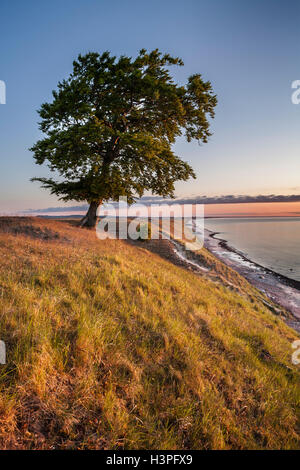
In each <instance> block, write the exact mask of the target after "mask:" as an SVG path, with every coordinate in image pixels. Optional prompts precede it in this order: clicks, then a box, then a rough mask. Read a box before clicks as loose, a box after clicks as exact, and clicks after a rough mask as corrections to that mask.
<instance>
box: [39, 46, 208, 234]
mask: <svg viewBox="0 0 300 470" xmlns="http://www.w3.org/2000/svg"><path fill="white" fill-rule="evenodd" d="M172 65H179V66H182V65H183V62H182V60H181V59H179V58H174V57H171V56H170V55H168V54H165V55H163V54H162V53H161V52H159V51H158V50H157V49H156V50H154V51H152V52H150V53H147V51H146V50H144V49H142V50H141V51H140V53H139V55H138V56H137V57H136V59H134V60H133V59H132V58H130V57H126V56H121V57H120V58H119V59H117V58H116V57H113V56H111V55H110V53H109V52H104V53H103V54H102V55H100V54H98V53H88V54H86V55H84V56H82V55H79V57H78V59H77V60H76V61H74V62H73V72H72V74H71V75H70V77H69V78H68V79H67V80H63V81H62V82H59V83H58V89H57V91H53V92H52V94H53V101H52V102H51V103H44V104H42V106H41V108H40V110H39V111H38V113H39V115H40V117H41V119H42V120H41V122H40V129H41V130H42V131H43V132H44V133H45V134H46V137H45V138H43V139H42V140H39V141H38V142H37V143H36V144H35V145H34V146H33V147H32V148H31V149H30V150H32V151H33V152H34V159H35V161H36V163H37V164H39V165H41V164H43V163H44V162H46V161H47V162H48V167H49V168H50V170H51V171H53V172H56V174H57V179H56V180H54V179H52V178H32V181H39V182H41V183H42V187H44V188H47V189H50V191H51V193H52V194H56V195H57V196H59V198H60V199H61V200H64V201H69V200H76V201H87V202H88V203H89V209H88V212H87V214H86V216H85V217H84V218H83V220H82V221H81V225H82V226H87V227H94V226H95V224H96V220H97V210H98V207H99V205H100V204H101V203H102V202H103V201H107V200H109V199H112V200H118V199H119V197H120V196H127V198H128V202H129V203H132V202H133V201H134V200H135V198H136V197H141V196H142V195H143V193H144V191H151V192H152V193H153V194H157V195H160V196H163V197H167V196H168V197H174V183H175V181H177V180H184V181H186V180H187V179H188V178H189V177H194V178H195V174H194V172H193V170H192V168H191V167H190V165H188V164H187V163H186V162H184V161H182V160H181V158H179V157H178V156H176V155H175V154H174V152H173V151H172V149H171V147H172V144H173V143H174V142H175V140H176V138H177V137H178V136H180V135H182V134H183V133H184V134H185V136H186V139H187V140H188V141H191V140H192V139H197V140H198V141H199V142H207V140H208V137H209V136H210V135H211V134H210V132H209V121H208V118H209V117H211V118H212V117H214V107H215V106H216V103H217V99H216V96H215V95H214V94H213V92H212V87H211V84H210V82H205V81H203V80H202V78H201V75H199V74H196V75H192V76H190V77H189V79H188V81H187V84H186V85H185V86H179V85H177V84H176V83H174V81H173V79H172V77H171V75H170V72H169V68H170V66H172Z"/></svg>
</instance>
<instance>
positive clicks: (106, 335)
mask: <svg viewBox="0 0 300 470" xmlns="http://www.w3.org/2000/svg"><path fill="white" fill-rule="evenodd" d="M30 223H32V224H33V225H37V226H39V227H40V228H41V229H42V230H44V229H46V228H51V230H52V231H53V232H56V233H57V234H58V235H59V236H60V237H61V238H56V239H50V240H39V239H38V238H37V239H33V238H31V237H30V236H24V235H22V234H19V235H12V234H9V233H5V234H4V233H1V234H0V256H1V260H2V263H1V268H0V339H2V340H4V341H5V342H6V345H7V359H8V363H7V365H5V366H0V447H1V448H2V449H4V448H102V449H104V448H106V449H119V448H120V449H122V448H125V449H140V448H146V449H155V448H160V449H204V448H205V449H212V448H214V449H232V448H234V449H256V448H269V449H271V448H276V449H279V448H285V449H289V448H299V447H300V444H299V421H298V419H299V399H300V387H299V368H297V366H293V365H292V364H291V353H292V348H291V342H292V341H293V340H294V339H296V338H297V335H296V333H295V332H294V331H293V330H291V329H290V328H288V327H287V326H286V325H285V324H284V323H283V321H282V320H281V319H280V318H279V317H277V316H274V315H273V314H272V313H270V312H269V311H268V309H267V308H266V307H265V306H264V305H263V304H262V303H261V302H260V300H259V297H260V294H258V293H257V291H256V290H255V289H253V288H251V287H250V286H249V284H248V283H247V282H246V281H244V280H243V279H242V278H241V277H240V276H239V275H238V274H236V273H235V272H234V271H232V270H229V268H226V267H225V266H224V265H222V263H220V262H219V261H217V260H215V258H214V257H213V256H212V255H210V254H209V253H207V252H206V251H203V252H202V254H201V253H200V256H202V258H203V259H202V261H203V262H206V263H207V264H208V265H209V266H211V267H212V269H213V271H214V273H215V279H214V278H213V279H212V280H210V279H208V278H206V277H201V276H200V275H197V274H194V273H192V272H189V271H187V270H186V269H183V268H180V267H177V266H174V265H173V264H171V263H170V262H168V261H167V260H164V259H162V258H161V257H160V256H159V255H156V254H153V253H150V252H148V251H147V245H146V243H147V242H144V244H142V245H139V244H137V245H136V246H132V245H129V244H127V243H126V242H123V241H115V240H111V241H109V240H107V241H99V240H97V238H96V237H95V235H94V234H93V233H91V232H90V231H86V230H78V229H77V228H75V227H72V226H71V225H68V224H65V223H62V222H54V221H39V220H36V221H31V222H30ZM141 246H142V247H141ZM222 277H223V278H224V282H225V280H227V281H228V280H229V281H230V283H231V284H234V286H235V287H234V288H232V287H231V288H229V287H228V286H227V287H226V286H225V285H223V284H222V282H221V281H222Z"/></svg>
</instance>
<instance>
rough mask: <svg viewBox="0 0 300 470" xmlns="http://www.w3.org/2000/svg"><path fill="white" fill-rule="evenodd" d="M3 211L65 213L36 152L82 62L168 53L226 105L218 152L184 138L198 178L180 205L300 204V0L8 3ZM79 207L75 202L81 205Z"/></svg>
mask: <svg viewBox="0 0 300 470" xmlns="http://www.w3.org/2000/svg"><path fill="white" fill-rule="evenodd" d="M0 15H1V30H0V58H1V62H0V80H2V81H4V82H5V84H6V104H0V159H1V160H0V211H1V212H5V211H8V212H9V211H15V210H25V209H29V208H33V209H39V208H43V207H55V206H57V205H62V204H63V203H61V202H59V201H58V200H57V199H56V197H54V196H50V195H49V193H48V192H47V191H46V190H43V189H40V188H39V185H38V183H31V182H30V181H29V180H30V178H31V177H33V176H48V175H49V172H48V170H47V167H46V166H43V167H40V166H37V165H35V163H34V160H33V157H32V154H31V152H30V151H29V150H28V149H29V148H30V147H31V146H32V145H33V144H34V143H35V141H36V140H37V139H39V138H40V137H41V134H40V131H39V130H38V124H37V123H38V120H39V117H38V115H37V112H36V111H37V109H38V108H39V107H40V105H41V103H43V102H45V101H49V100H51V96H52V95H51V92H52V90H53V89H55V88H56V85H57V83H58V81H60V80H62V79H64V78H66V77H67V76H68V75H69V73H70V72H71V70H72V61H73V60H74V59H75V58H76V57H77V55H78V54H79V53H86V52H88V51H98V52H102V51H105V50H109V51H111V52H112V53H113V54H114V55H120V54H126V55H130V56H133V57H134V56H135V55H136V54H137V53H138V51H139V50H140V49H142V48H146V49H148V50H151V49H154V48H159V49H160V50H161V51H163V52H169V53H170V54H172V55H175V56H179V57H181V58H182V59H183V61H184V63H185V66H184V67H181V68H179V69H177V70H176V69H174V77H175V79H176V80H177V81H178V82H180V83H184V82H185V81H186V80H187V78H188V76H189V75H191V74H193V73H201V74H202V76H203V78H204V79H205V80H210V81H211V83H212V86H213V89H214V91H215V93H216V94H217V96H218V106H217V108H216V117H215V119H214V120H213V122H212V131H213V135H212V137H211V138H210V140H209V142H208V143H207V144H203V145H200V146H199V145H198V144H197V143H187V142H185V141H184V139H182V138H180V139H179V140H178V142H177V143H176V145H175V151H176V153H177V154H178V155H179V156H181V157H182V158H183V159H184V160H186V161H188V162H189V163H190V164H191V165H192V167H193V168H194V169H195V172H196V175H197V179H196V180H189V181H188V182H180V183H178V184H177V185H176V195H177V196H185V195H189V196H190V195H207V196H214V195H217V196H219V195H223V194H234V195H237V194H249V195H256V194H300V181H299V176H300V158H299V135H300V133H299V130H300V104H299V105H295V104H292V101H291V95H292V89H291V84H292V82H293V81H294V80H300V61H299V57H300V28H299V17H300V2H299V1H294V0H287V1H283V0H281V1H278V0H272V1H271V0H270V1H269V0H264V1H257V0H254V1H251V2H249V1H246V0H226V1H225V0H210V1H209V2H207V0H206V1H203V0H185V1H184V2H183V1H178V0H164V1H157V0H152V1H144V0H139V1H135V0H126V1H121V0H110V1H107V0H63V1H61V0H60V1H58V0H52V1H51V2H41V1H36V0H27V1H26V2H24V1H21V0H20V1H16V0H10V1H8V0H1V4H0ZM73 205H74V204H73Z"/></svg>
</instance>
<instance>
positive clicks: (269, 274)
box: [204, 229, 300, 331]
mask: <svg viewBox="0 0 300 470" xmlns="http://www.w3.org/2000/svg"><path fill="white" fill-rule="evenodd" d="M219 234H221V232H213V231H211V230H208V229H205V236H204V246H205V248H207V249H208V250H209V251H210V252H211V253H212V254H213V255H214V256H216V257H217V258H219V259H220V260H221V261H222V262H224V263H225V264H227V265H228V266H229V267H231V268H232V269H235V270H236V271H237V272H238V273H239V274H241V275H242V276H243V277H244V278H245V279H247V281H249V282H250V283H251V284H252V285H254V287H256V288H257V289H259V290H260V291H262V292H263V293H264V294H265V295H266V296H267V297H269V298H270V300H272V301H273V302H274V303H276V304H278V305H280V306H281V307H283V308H285V309H286V310H287V311H289V312H290V313H291V314H292V315H293V316H294V318H295V321H292V320H291V321H290V320H288V321H287V324H289V325H290V326H292V327H293V328H294V329H296V330H297V331H300V282H299V281H297V280H294V279H291V278H288V277H286V276H283V275H282V274H279V273H277V272H275V271H272V270H271V269H269V268H265V267H264V266H262V265H260V264H258V263H255V262H254V261H253V260H251V259H249V258H247V257H246V256H245V255H244V253H242V252H240V251H239V250H237V249H235V248H233V247H232V246H230V245H229V244H228V242H227V240H225V239H222V238H216V235H219Z"/></svg>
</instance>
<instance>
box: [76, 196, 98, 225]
mask: <svg viewBox="0 0 300 470" xmlns="http://www.w3.org/2000/svg"><path fill="white" fill-rule="evenodd" d="M100 204H101V202H100V201H99V202H97V201H92V202H91V203H90V207H89V209H88V211H87V213H86V215H85V216H84V217H83V219H81V221H80V227H88V228H94V227H96V224H97V220H98V217H97V210H98V207H99V206H100Z"/></svg>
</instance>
